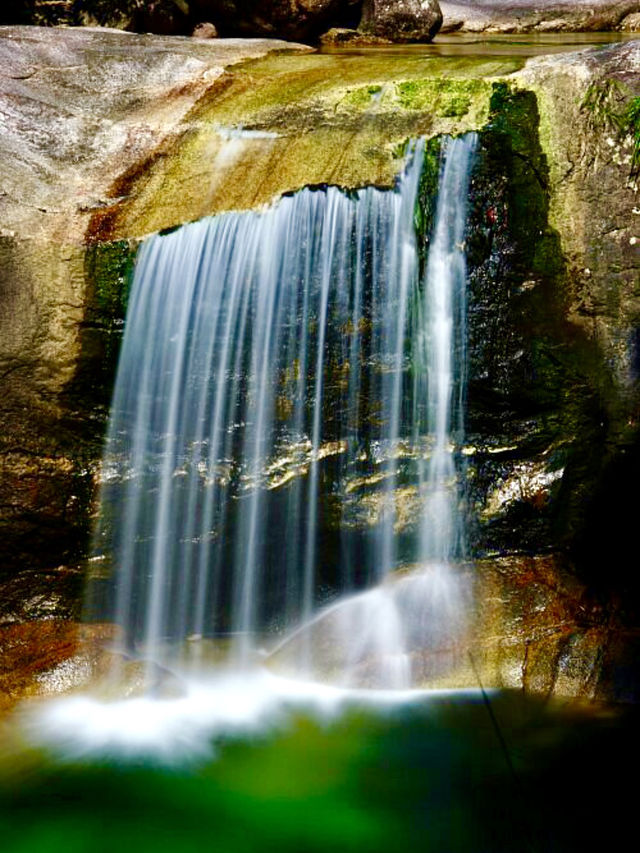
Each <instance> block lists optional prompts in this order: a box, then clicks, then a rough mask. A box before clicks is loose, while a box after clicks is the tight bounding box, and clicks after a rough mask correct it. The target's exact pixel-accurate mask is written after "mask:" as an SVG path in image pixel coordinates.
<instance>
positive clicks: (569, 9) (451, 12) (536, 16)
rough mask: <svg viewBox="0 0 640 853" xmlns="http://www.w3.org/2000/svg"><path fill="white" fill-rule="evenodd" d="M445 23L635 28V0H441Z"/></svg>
mask: <svg viewBox="0 0 640 853" xmlns="http://www.w3.org/2000/svg"><path fill="white" fill-rule="evenodd" d="M440 6H441V8H442V14H443V16H444V25H445V26H450V25H452V24H453V23H454V22H457V23H458V24H459V27H458V28H459V29H462V30H464V31H466V32H494V33H527V32H577V31H585V30H586V31H592V32H596V31H599V30H616V29H626V30H630V29H635V28H636V24H635V23H634V22H635V20H636V18H635V17H634V16H635V15H636V13H637V12H639V11H640V3H639V2H638V0H617V2H612V0H587V2H581V0H578V1H577V2H576V0H509V2H500V0H451V2H450V1H449V0H442V2H441V3H440Z"/></svg>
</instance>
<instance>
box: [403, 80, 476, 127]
mask: <svg viewBox="0 0 640 853" xmlns="http://www.w3.org/2000/svg"><path fill="white" fill-rule="evenodd" d="M396 90H397V93H398V98H399V100H400V104H401V106H402V107H404V108H405V109H409V110H429V111H430V112H433V113H434V114H436V115H441V116H444V117H446V118H462V117H463V116H465V115H467V113H468V112H469V110H470V109H471V106H472V104H473V101H474V99H475V98H478V97H479V96H482V95H483V94H486V93H487V92H488V91H489V87H488V84H487V83H486V82H485V81H484V80H465V79H457V80H455V79H453V80H452V79H449V78H438V79H426V80H407V81H404V82H402V83H398V85H397V87H396Z"/></svg>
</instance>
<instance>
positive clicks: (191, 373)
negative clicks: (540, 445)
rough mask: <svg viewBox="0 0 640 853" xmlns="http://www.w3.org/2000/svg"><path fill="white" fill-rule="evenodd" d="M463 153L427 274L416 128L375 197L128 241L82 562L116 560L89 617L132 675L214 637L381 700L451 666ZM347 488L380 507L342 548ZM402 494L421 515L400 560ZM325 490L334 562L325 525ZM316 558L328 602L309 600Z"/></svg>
mask: <svg viewBox="0 0 640 853" xmlns="http://www.w3.org/2000/svg"><path fill="white" fill-rule="evenodd" d="M475 143H476V138H475V135H473V134H469V135H467V136H465V137H462V138H459V139H455V140H445V141H444V142H443V151H442V156H441V174H440V185H439V192H438V199H437V205H436V208H435V217H434V226H433V231H432V234H431V239H430V243H429V248H428V260H427V262H426V265H425V271H424V274H423V275H421V273H420V260H419V259H420V252H419V247H418V245H417V235H416V229H415V224H414V215H415V209H416V204H417V200H418V193H419V187H420V176H421V170H422V165H423V157H424V151H425V147H424V143H423V142H422V141H418V142H417V143H415V144H414V145H413V146H412V149H411V151H410V153H409V157H408V165H407V167H406V169H405V172H404V173H403V174H402V176H401V177H400V178H399V179H398V182H397V186H396V189H395V190H394V191H383V190H378V189H375V188H365V189H362V190H359V191H357V192H354V193H351V194H347V193H345V192H342V191H340V190H338V189H336V188H331V187H330V188H327V189H326V190H316V191H313V190H303V191H301V192H299V193H297V194H296V195H293V196H290V197H286V198H283V199H281V200H280V201H279V202H278V203H277V204H276V205H275V206H274V207H272V208H270V209H268V210H265V211H262V212H258V213H254V212H252V213H230V214H225V215H221V216H218V217H215V218H212V219H209V220H205V221H201V222H198V223H195V224H193V225H188V226H185V227H183V228H180V229H178V230H176V231H174V232H172V233H169V234H166V235H159V236H155V237H152V238H150V239H149V240H147V241H146V242H145V243H144V245H143V246H142V248H141V250H140V253H139V256H138V260H137V265H136V275H135V281H134V284H133V289H132V294H131V299H130V305H129V310H128V315H127V323H126V331H125V336H124V341H123V346H122V352H121V357H120V364H119V370H118V376H117V382H116V389H115V394H114V399H113V405H112V413H111V420H110V427H109V435H108V441H107V445H106V451H105V457H104V485H103V491H102V505H101V513H100V523H99V528H98V532H97V538H96V542H97V545H96V549H97V550H96V563H97V565H98V566H99V567H101V568H102V567H103V566H105V565H106V566H107V567H108V566H112V567H115V569H114V574H113V575H112V577H111V579H110V580H108V581H106V582H105V581H99V580H98V581H95V582H94V585H93V599H92V607H93V608H94V613H95V612H96V607H98V608H99V609H98V611H97V612H98V614H99V615H102V616H107V617H109V616H110V617H112V618H114V619H115V621H116V622H117V623H118V624H119V625H120V626H121V628H122V631H123V638H122V640H123V644H124V646H125V648H126V649H127V650H128V652H133V653H135V654H139V655H141V656H142V657H143V658H145V659H147V660H149V661H153V662H154V663H153V664H150V667H152V666H155V665H156V663H157V662H160V663H161V664H167V665H169V666H171V665H172V663H173V661H174V656H175V649H176V647H178V646H180V644H181V643H183V642H184V641H185V640H191V641H198V642H204V641H203V640H202V638H210V639H211V638H214V640H215V638H221V637H223V638H225V643H226V644H227V645H229V646H230V654H229V655H228V656H227V657H228V660H230V661H231V673H232V674H231V676H230V677H231V678H232V680H233V679H234V678H236V677H242V676H241V674H242V672H243V670H248V669H250V668H251V667H252V666H254V665H255V660H256V655H257V653H258V649H259V647H260V646H262V645H263V643H264V642H265V638H266V642H269V637H270V636H275V637H276V640H277V642H278V645H277V646H276V647H275V649H274V650H273V651H272V654H271V660H272V661H273V662H274V665H275V666H276V668H277V666H280V667H281V669H282V671H284V672H285V673H287V674H289V675H291V676H293V677H294V678H295V679H299V680H300V684H301V685H302V684H303V683H304V682H305V681H308V680H309V679H311V680H315V681H327V682H329V683H333V684H334V685H336V686H339V687H341V688H349V689H353V688H360V687H369V688H371V687H374V688H382V689H385V690H386V689H389V688H394V689H395V690H398V691H402V694H401V693H400V692H399V693H398V694H397V695H398V696H400V695H405V693H404V691H405V690H407V689H409V688H411V687H413V686H419V685H423V684H424V683H428V682H429V680H430V679H433V677H434V676H437V675H438V674H439V673H440V672H441V670H442V669H443V667H444V668H446V666H448V665H449V664H450V663H451V661H450V660H449V659H448V657H450V656H451V649H452V647H453V646H455V644H456V642H457V639H458V638H459V636H460V633H461V625H462V621H463V614H462V601H461V599H462V595H461V589H460V581H459V579H458V578H457V577H456V572H455V570H454V569H453V568H452V564H453V563H455V561H456V560H458V559H459V558H460V557H461V556H462V554H463V539H464V536H463V527H464V525H463V513H462V510H461V501H462V497H461V493H460V489H459V484H458V480H459V476H460V472H459V471H458V470H457V466H456V447H459V445H460V442H461V439H462V433H463V428H464V415H463V410H464V396H465V366H464V365H465V313H466V295H465V283H466V267H465V253H464V234H465V224H466V197H467V193H468V186H469V181H470V172H471V164H472V159H473V151H474V147H475ZM407 448H409V450H407ZM360 481H362V482H369V483H370V482H375V483H377V487H376V489H377V491H376V492H375V493H374V494H373V499H375V501H377V503H376V504H375V512H373V513H372V515H371V517H370V518H368V519H367V520H366V523H365V524H363V523H362V520H360V526H361V527H364V528H365V531H364V533H363V534H362V535H361V540H362V541H363V542H364V543H365V544H364V546H362V542H360V547H359V548H357V547H354V544H353V542H354V535H353V533H349V531H350V530H353V528H354V522H353V514H354V504H353V501H351V503H350V502H349V500H350V499H348V496H349V495H350V494H351V493H352V492H354V491H356V492H357V488H356V487H357V486H358V483H359V482H360ZM402 489H404V490H405V492H406V491H407V489H408V490H409V491H410V492H411V494H412V495H413V496H414V505H415V506H418V507H420V510H419V513H418V518H417V519H414V523H413V524H412V525H409V534H408V535H407V536H406V537H405V541H404V542H403V543H402V550H403V553H402V555H401V553H400V550H401V537H399V535H398V529H399V528H400V527H401V507H400V505H399V497H398V496H399V494H400V493H401V492H402ZM327 491H329V492H330V493H331V494H330V495H329V496H328V495H327ZM370 495H371V493H370ZM328 497H330V498H331V500H332V501H333V504H331V503H330V502H329V504H328V503H327V500H328ZM415 501H417V503H415ZM335 504H337V505H338V510H339V512H338V527H340V529H341V530H342V538H341V540H340V541H341V545H340V547H339V548H338V549H337V553H338V554H339V556H336V552H328V551H327V549H325V547H324V545H323V539H322V537H323V536H326V529H325V528H326V525H327V514H328V512H329V509H328V506H335ZM334 514H335V513H334ZM334 526H335V522H334ZM356 526H357V525H356ZM345 531H347V533H345ZM407 542H408V543H409V544H408V545H407ZM407 548H409V558H407ZM328 559H334V560H336V561H337V562H338V563H339V565H338V566H337V568H335V567H334V568H335V570H334V571H332V572H331V573H330V574H331V577H332V578H333V580H332V583H333V585H334V587H337V588H338V590H339V591H340V593H341V594H340V595H339V597H338V598H335V593H334V598H333V601H332V603H331V604H330V605H329V606H326V605H324V606H323V605H322V587H323V577H324V576H325V571H326V565H325V562H326V561H327V560H328ZM403 565H411V566H413V567H414V569H413V571H411V572H405V573H404V574H401V575H400V576H398V575H397V572H395V571H394V570H396V569H397V568H398V567H399V566H400V567H402V566H403ZM415 567H417V568H415ZM114 578H115V580H114ZM359 587H360V588H361V587H364V590H360V591H359V589H358V588H359ZM96 602H97V604H96ZM274 626H276V628H277V629H278V631H276V633H275V635H274V634H273V627H274ZM278 633H279V637H278ZM282 637H284V639H282ZM271 645H272V649H273V640H272V641H271ZM167 649H170V650H171V651H170V652H167ZM443 659H444V663H443ZM434 661H435V662H434ZM149 671H150V670H149ZM183 674H184V673H183ZM186 678H187V680H186V681H185V682H184V683H185V685H186V684H187V683H191V682H189V676H186ZM263 681H264V679H261V678H256V677H255V676H252V677H251V678H247V684H261V683H262V682H263ZM282 683H283V682H281V681H278V680H275V681H270V682H269V684H270V686H271V687H270V689H271V688H272V687H273V684H276V685H277V684H280V685H281V684H282ZM185 689H186V693H187V695H190V694H193V690H194V688H193V683H191V687H189V688H188V689H187V688H185ZM196 692H198V691H197V690H196ZM241 692H242V691H241ZM281 692H282V689H281V687H279V688H278V689H277V690H275V694H277V695H279V694H280V693H281ZM285 692H286V691H285ZM294 692H296V691H294ZM303 692H304V691H303ZM205 693H206V691H205ZM271 693H273V690H272V689H271ZM198 695H200V694H198ZM243 695H244V694H243ZM314 695H315V693H314ZM332 695H333V694H332ZM143 701H151V702H153V701H157V700H143ZM163 701H164V700H163ZM176 701H177V700H176ZM180 701H182V699H181V700H180ZM258 704H260V703H258ZM267 704H268V703H267ZM76 705H77V702H76ZM74 707H75V706H74ZM252 707H253V706H252ZM260 707H262V706H260ZM69 710H70V711H71V710H72V709H71V705H70V706H69ZM51 713H53V714H54V715H55V713H56V711H55V709H54V710H53V711H51ZM73 713H78V709H77V707H75V711H73ZM73 713H72V714H71V716H73ZM169 716H170V715H169ZM59 723H60V721H59V720H58V721H57V723H56V725H59Z"/></svg>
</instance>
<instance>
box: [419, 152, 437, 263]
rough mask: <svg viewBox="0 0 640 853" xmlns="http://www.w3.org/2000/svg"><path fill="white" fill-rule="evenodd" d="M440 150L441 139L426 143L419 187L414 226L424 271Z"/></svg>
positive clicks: (434, 201)
mask: <svg viewBox="0 0 640 853" xmlns="http://www.w3.org/2000/svg"><path fill="white" fill-rule="evenodd" d="M440 149H441V142H440V138H439V137H435V138H434V139H430V140H429V141H428V142H427V143H426V147H425V152H424V161H423V165H422V173H421V175H420V185H419V187H418V200H417V203H416V209H415V213H414V224H415V229H416V234H417V235H418V251H419V253H420V268H421V271H423V270H424V265H425V263H426V256H427V252H428V242H429V236H430V234H431V231H432V228H433V218H434V214H435V207H436V201H437V197H438V181H439V177H440Z"/></svg>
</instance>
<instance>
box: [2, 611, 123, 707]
mask: <svg viewBox="0 0 640 853" xmlns="http://www.w3.org/2000/svg"><path fill="white" fill-rule="evenodd" d="M114 636H115V628H114V626H112V625H78V624H77V623H76V622H72V621H65V620H59V619H50V620H46V621H42V620H40V621H31V622H27V623H24V624H16V625H10V626H2V627H0V713H1V712H3V711H8V710H10V709H11V708H12V707H13V706H14V705H15V704H16V702H18V701H20V700H22V699H25V698H28V697H33V696H47V695H52V694H57V693H63V692H66V691H67V690H71V689H74V688H76V687H81V686H86V685H87V684H88V683H89V682H91V681H92V680H100V679H101V678H104V677H105V676H106V674H107V672H108V670H109V667H110V666H111V663H112V656H111V654H110V653H109V652H108V650H107V649H108V647H109V646H110V644H111V643H112V642H113V638H114Z"/></svg>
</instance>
